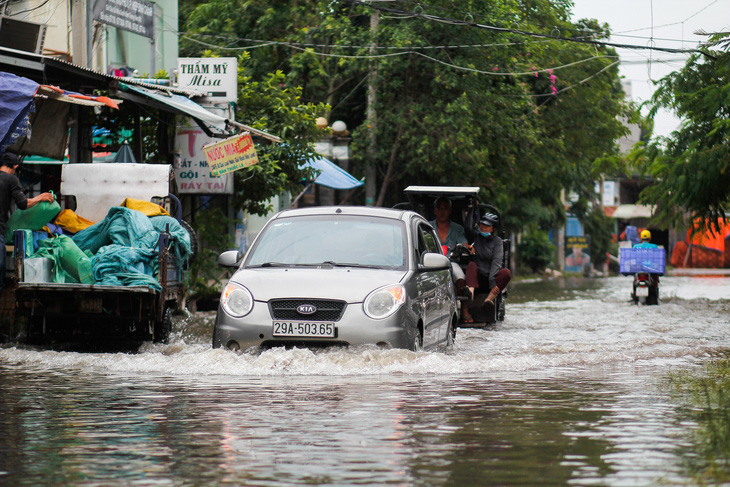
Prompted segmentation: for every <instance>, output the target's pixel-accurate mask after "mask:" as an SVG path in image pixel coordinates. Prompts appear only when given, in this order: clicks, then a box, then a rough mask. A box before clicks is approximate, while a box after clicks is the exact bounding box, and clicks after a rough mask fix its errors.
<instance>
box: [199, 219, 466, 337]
mask: <svg viewBox="0 0 730 487" xmlns="http://www.w3.org/2000/svg"><path fill="white" fill-rule="evenodd" d="M438 242H439V240H438V237H437V236H436V233H435V232H434V230H433V228H432V227H431V225H430V224H429V223H428V222H427V221H426V220H425V219H424V218H423V217H421V216H420V215H418V214H417V213H414V212H412V211H404V210H393V209H385V208H368V207H316V208H306V209H298V210H285V211H282V212H280V213H278V214H276V215H275V216H274V217H273V218H272V219H271V220H270V221H269V222H268V223H267V224H266V226H265V227H264V228H263V229H262V230H261V232H260V233H259V235H258V236H257V237H256V239H255V241H254V242H253V244H252V246H251V248H250V249H249V251H248V252H247V253H246V254H245V256H244V258H243V261H242V262H240V261H239V257H240V256H239V254H238V252H237V251H235V250H233V251H228V252H224V253H223V254H221V255H220V257H219V258H218V264H219V265H221V266H223V267H231V268H237V270H236V271H235V273H234V274H233V275H232V276H231V279H230V281H229V282H228V284H227V285H226V286H225V287H224V289H223V292H222V293H221V299H220V305H219V307H218V314H217V316H216V323H215V329H214V331H213V347H215V348H217V347H227V348H229V349H231V350H245V349H249V348H251V347H261V346H263V347H268V346H289V345H299V346H320V345H343V346H346V345H361V344H377V345H381V346H386V347H395V348H405V349H410V350H421V349H432V348H436V347H439V346H449V345H451V344H452V343H453V340H454V333H455V330H456V323H457V311H456V297H455V295H454V288H453V285H452V282H451V275H450V271H449V268H450V265H449V260H448V259H447V258H446V257H445V256H444V255H443V254H442V253H441V250H440V246H439V244H438Z"/></svg>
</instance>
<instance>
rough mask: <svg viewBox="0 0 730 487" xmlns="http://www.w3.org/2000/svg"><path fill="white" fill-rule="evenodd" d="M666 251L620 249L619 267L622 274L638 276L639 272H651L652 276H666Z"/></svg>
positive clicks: (659, 249)
mask: <svg viewBox="0 0 730 487" xmlns="http://www.w3.org/2000/svg"><path fill="white" fill-rule="evenodd" d="M665 261H666V251H665V250H664V249H663V248H657V249H642V248H622V249H619V266H620V272H621V274H624V275H627V274H636V273H637V272H649V273H651V274H664V269H665V265H666V264H665Z"/></svg>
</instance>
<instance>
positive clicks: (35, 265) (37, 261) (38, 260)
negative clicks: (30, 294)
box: [23, 257, 53, 282]
mask: <svg viewBox="0 0 730 487" xmlns="http://www.w3.org/2000/svg"><path fill="white" fill-rule="evenodd" d="M23 281H24V282H53V260H51V259H49V258H48V257H29V258H26V259H23Z"/></svg>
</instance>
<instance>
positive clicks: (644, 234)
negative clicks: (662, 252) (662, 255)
mask: <svg viewBox="0 0 730 487" xmlns="http://www.w3.org/2000/svg"><path fill="white" fill-rule="evenodd" d="M640 237H641V243H637V244H636V245H634V246H633V247H634V248H635V249H658V248H659V246H658V245H656V244H653V243H651V232H650V231H649V230H642V231H641V236H640Z"/></svg>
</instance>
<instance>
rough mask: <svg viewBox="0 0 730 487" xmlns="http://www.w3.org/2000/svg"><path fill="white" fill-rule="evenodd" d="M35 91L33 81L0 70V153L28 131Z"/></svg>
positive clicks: (35, 86) (36, 84)
mask: <svg viewBox="0 0 730 487" xmlns="http://www.w3.org/2000/svg"><path fill="white" fill-rule="evenodd" d="M36 91H38V83H36V82H35V81H33V80H30V79H28V78H22V77H20V76H15V75H14V74H10V73H3V72H0V154H2V153H3V152H5V149H7V147H8V146H9V145H12V144H13V143H15V141H17V140H18V138H20V137H22V136H24V135H25V134H26V133H27V132H28V129H29V128H30V121H29V120H28V115H29V114H30V112H31V111H32V110H33V108H34V105H33V97H34V96H35V94H36Z"/></svg>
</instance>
